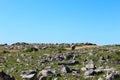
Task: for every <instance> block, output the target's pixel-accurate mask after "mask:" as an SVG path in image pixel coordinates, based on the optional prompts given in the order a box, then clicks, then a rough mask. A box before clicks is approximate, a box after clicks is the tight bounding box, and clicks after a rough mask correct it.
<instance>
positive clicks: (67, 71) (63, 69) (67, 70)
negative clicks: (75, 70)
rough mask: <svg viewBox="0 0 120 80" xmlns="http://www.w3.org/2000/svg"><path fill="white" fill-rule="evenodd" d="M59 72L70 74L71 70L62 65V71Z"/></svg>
mask: <svg viewBox="0 0 120 80" xmlns="http://www.w3.org/2000/svg"><path fill="white" fill-rule="evenodd" d="M61 72H63V73H70V72H71V70H70V68H69V67H67V66H64V65H63V66H62V69H61Z"/></svg>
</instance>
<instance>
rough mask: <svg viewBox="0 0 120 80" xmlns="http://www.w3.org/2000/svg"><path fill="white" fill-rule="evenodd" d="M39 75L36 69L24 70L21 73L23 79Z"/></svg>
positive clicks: (30, 78) (31, 78) (30, 79)
mask: <svg viewBox="0 0 120 80" xmlns="http://www.w3.org/2000/svg"><path fill="white" fill-rule="evenodd" d="M36 75H37V72H36V71H35V70H28V71H23V72H22V73H21V75H20V76H21V77H22V78H23V79H29V80H33V79H34V78H35V77H36Z"/></svg>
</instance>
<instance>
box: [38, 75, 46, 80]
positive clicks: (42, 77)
mask: <svg viewBox="0 0 120 80" xmlns="http://www.w3.org/2000/svg"><path fill="white" fill-rule="evenodd" d="M39 80H47V76H41V77H40V78H39Z"/></svg>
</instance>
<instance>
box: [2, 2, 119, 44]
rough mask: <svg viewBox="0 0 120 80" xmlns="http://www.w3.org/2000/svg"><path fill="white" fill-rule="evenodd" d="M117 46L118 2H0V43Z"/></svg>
mask: <svg viewBox="0 0 120 80" xmlns="http://www.w3.org/2000/svg"><path fill="white" fill-rule="evenodd" d="M15 42H30V43H42V42H45V43H49V42H50V43H57V42H58V43H62V42H65V43H72V42H73V43H76V42H80V43H81V42H92V43H96V44H120V0H0V43H10V44H11V43H15Z"/></svg>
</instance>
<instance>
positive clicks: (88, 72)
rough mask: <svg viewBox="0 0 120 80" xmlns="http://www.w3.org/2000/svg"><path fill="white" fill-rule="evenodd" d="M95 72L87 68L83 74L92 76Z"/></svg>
mask: <svg viewBox="0 0 120 80" xmlns="http://www.w3.org/2000/svg"><path fill="white" fill-rule="evenodd" d="M94 74H95V72H94V70H92V69H91V70H87V71H85V73H84V75H85V76H93V75H94Z"/></svg>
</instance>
